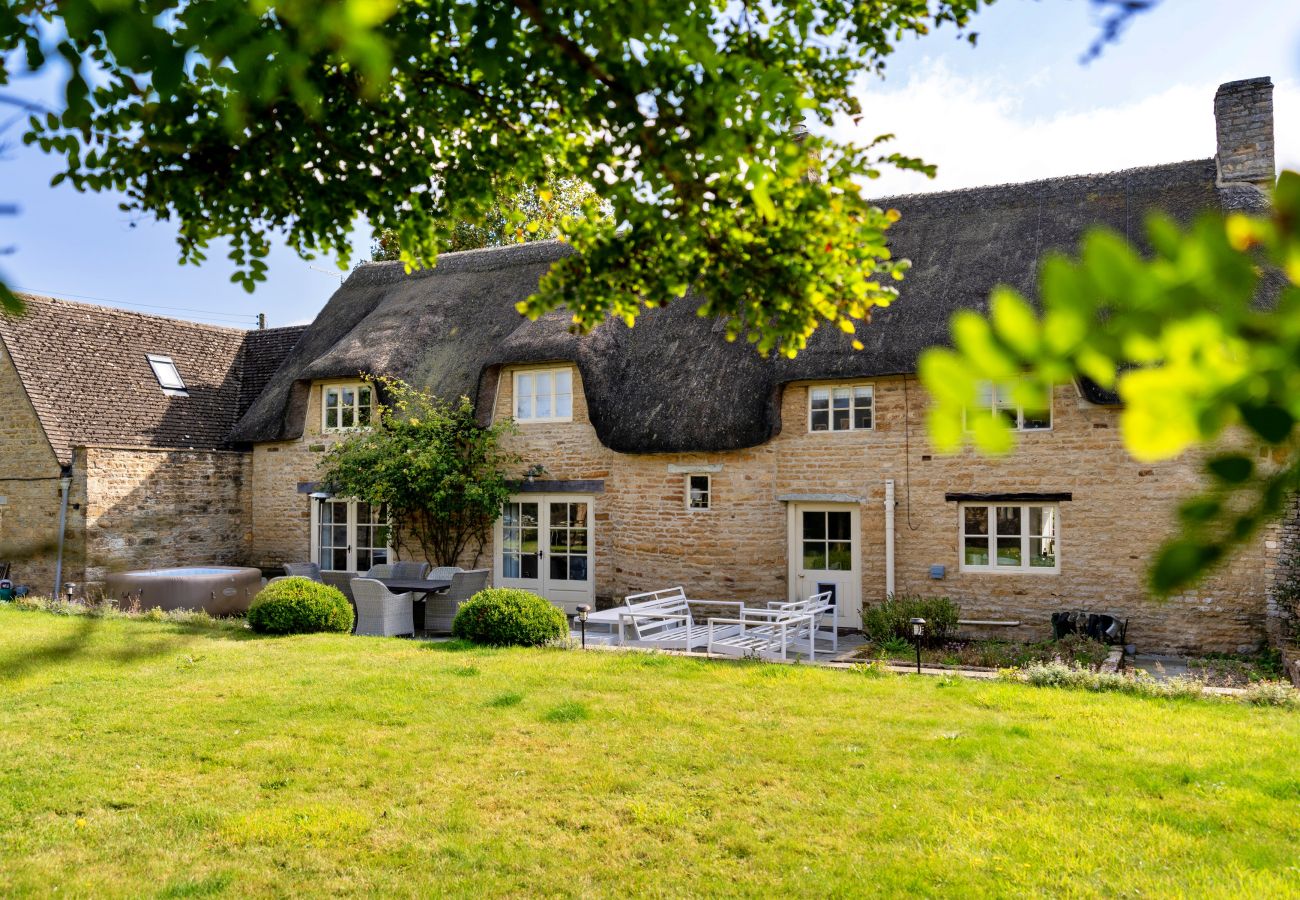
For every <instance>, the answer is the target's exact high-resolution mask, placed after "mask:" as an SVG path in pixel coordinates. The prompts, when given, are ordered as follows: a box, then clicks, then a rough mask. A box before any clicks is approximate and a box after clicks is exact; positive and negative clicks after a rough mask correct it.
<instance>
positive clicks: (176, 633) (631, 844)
mask: <svg viewBox="0 0 1300 900" xmlns="http://www.w3.org/2000/svg"><path fill="white" fill-rule="evenodd" d="M0 759H2V760H3V763H0V894H4V895H6V896H8V895H13V894H18V895H23V894H38V895H46V894H48V893H50V892H51V890H52V888H54V887H58V888H59V893H60V894H72V895H97V896H104V895H109V896H112V895H121V896H138V895H141V894H144V895H159V896H177V897H180V896H186V897H192V896H221V895H226V896H232V897H243V896H263V895H288V894H314V895H319V894H406V895H422V896H428V895H430V894H431V893H453V894H465V895H470V894H473V895H482V894H503V893H504V894H516V895H522V894H528V895H534V894H547V895H555V894H561V895H572V894H604V895H618V894H628V893H636V894H660V895H669V894H670V895H681V894H720V893H727V894H732V893H739V894H754V895H756V894H766V895H770V894H774V893H778V892H780V893H791V894H803V895H809V894H813V895H846V894H853V895H860V894H880V895H895V896H896V895H898V894H918V893H919V894H943V895H949V896H963V897H965V896H986V895H998V896H1022V895H1024V894H1026V893H1040V894H1041V893H1048V894H1055V895H1059V894H1066V895H1076V896H1078V895H1084V896H1107V897H1109V896H1115V895H1121V894H1122V895H1130V896H1137V895H1143V896H1181V895H1204V894H1216V895H1229V894H1231V895H1235V896H1260V897H1263V896H1268V897H1274V898H1275V897H1284V896H1300V815H1297V809H1300V714H1296V713H1295V712H1288V711H1284V710H1276V709H1262V708H1253V707H1247V706H1244V705H1234V704H1226V703H1209V702H1203V701H1199V702H1198V701H1169V700H1152V699H1144V698H1136V697H1128V696H1120V695H1113V694H1112V695H1092V694H1086V693H1078V692H1067V691H1060V690H1052V689H1040V688H1032V687H1027V686H1022V685H1015V684H1005V683H977V682H965V681H960V682H956V681H953V682H949V681H947V680H939V679H929V678H926V679H918V678H914V677H892V676H888V677H867V676H865V675H862V674H859V673H856V672H845V671H828V670H822V669H808V668H800V667H785V666H777V665H763V664H724V663H707V662H702V661H698V660H689V659H680V658H671V657H665V656H652V655H643V654H612V653H602V652H590V653H586V654H583V653H580V652H576V651H555V650H551V651H520V650H515V651H490V650H465V649H458V648H454V647H449V646H448V645H441V646H439V645H429V644H424V643H415V642H411V641H402V640H380V639H372V638H353V637H322V636H318V637H303V638H279V639H255V638H252V637H251V636H246V635H244V634H242V633H236V632H233V631H230V630H213V629H205V628H193V629H187V628H184V627H181V626H178V625H173V624H169V623H151V622H141V621H123V620H99V619H88V618H67V617H59V616H54V615H50V614H47V613H38V612H17V611H14V610H12V609H7V608H0Z"/></svg>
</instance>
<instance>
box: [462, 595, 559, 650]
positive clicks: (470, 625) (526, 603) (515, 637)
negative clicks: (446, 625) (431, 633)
mask: <svg viewBox="0 0 1300 900" xmlns="http://www.w3.org/2000/svg"><path fill="white" fill-rule="evenodd" d="M451 633H452V635H454V636H455V637H458V638H463V639H465V640H468V641H473V642H474V643H476V644H490V645H492V646H494V647H507V646H518V647H538V646H541V645H542V644H547V643H550V642H551V641H554V640H558V639H560V638H562V637H564V636H565V635H567V634H568V633H569V621H568V619H566V618H565V616H564V613H563V612H561V611H560V610H559V609H557V608H556V607H555V606H552V605H551V602H550V601H549V600H547V599H546V598H545V597H539V596H537V595H536V594H534V593H533V592H532V591H521V590H517V589H514V588H488V589H487V590H483V591H479V592H478V593H477V594H475V595H474V596H473V597H470V598H469V599H468V600H466V601H465V602H464V603H462V604H461V606H460V609H459V610H457V611H456V618H455V619H453V620H452V622H451Z"/></svg>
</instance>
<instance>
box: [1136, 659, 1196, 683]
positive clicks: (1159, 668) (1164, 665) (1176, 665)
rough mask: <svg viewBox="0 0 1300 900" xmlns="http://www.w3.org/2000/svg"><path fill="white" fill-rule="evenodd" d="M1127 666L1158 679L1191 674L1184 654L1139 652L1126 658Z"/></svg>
mask: <svg viewBox="0 0 1300 900" xmlns="http://www.w3.org/2000/svg"><path fill="white" fill-rule="evenodd" d="M1128 667H1129V669H1132V670H1140V671H1142V672H1146V673H1147V674H1149V675H1151V676H1152V677H1153V678H1156V679H1158V680H1161V681H1163V680H1165V679H1168V678H1186V677H1187V676H1188V675H1190V674H1191V670H1190V669H1189V668H1188V667H1187V657H1185V656H1163V655H1161V654H1158V653H1139V654H1136V655H1134V656H1130V657H1129V658H1128Z"/></svg>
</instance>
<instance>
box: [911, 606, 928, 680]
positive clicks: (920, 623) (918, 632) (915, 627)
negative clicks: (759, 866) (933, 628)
mask: <svg viewBox="0 0 1300 900" xmlns="http://www.w3.org/2000/svg"><path fill="white" fill-rule="evenodd" d="M911 624H912V637H914V638H916V674H917V675H920V674H921V636H922V635H924V634H925V619H912V620H911Z"/></svg>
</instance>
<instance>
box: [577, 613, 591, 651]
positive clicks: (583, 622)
mask: <svg viewBox="0 0 1300 900" xmlns="http://www.w3.org/2000/svg"><path fill="white" fill-rule="evenodd" d="M589 612H591V607H590V606H588V605H587V604H585V603H583V604H581V605H580V606H579V607H578V626H579V627H580V628H581V629H582V649H583V650H586V649H587V613H589Z"/></svg>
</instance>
